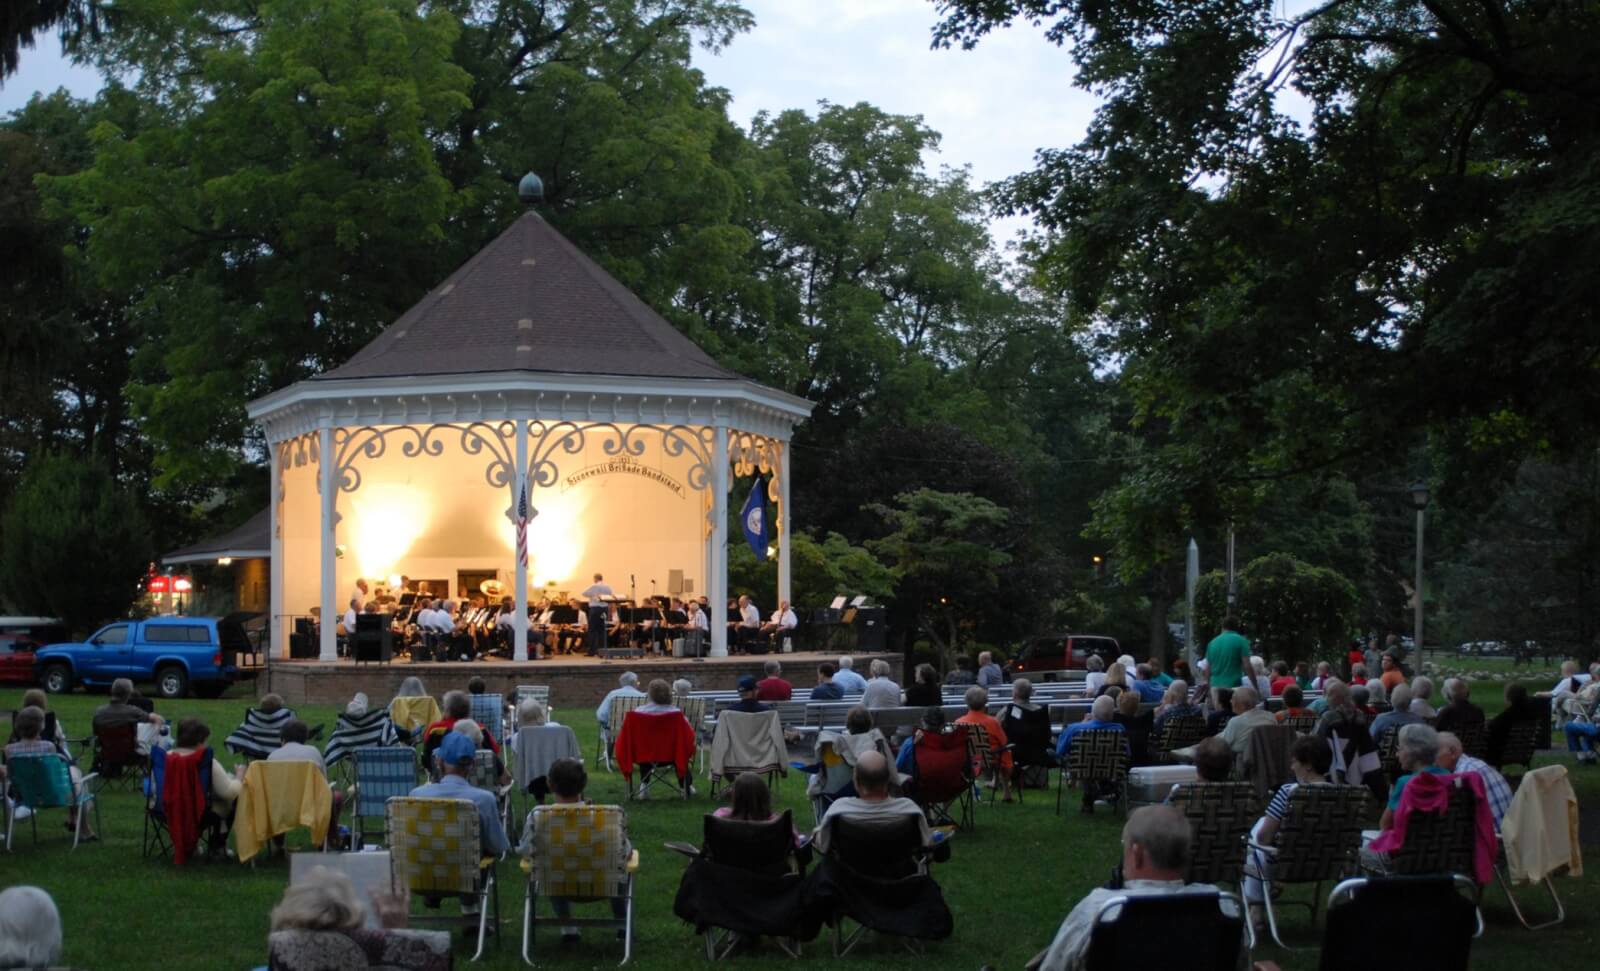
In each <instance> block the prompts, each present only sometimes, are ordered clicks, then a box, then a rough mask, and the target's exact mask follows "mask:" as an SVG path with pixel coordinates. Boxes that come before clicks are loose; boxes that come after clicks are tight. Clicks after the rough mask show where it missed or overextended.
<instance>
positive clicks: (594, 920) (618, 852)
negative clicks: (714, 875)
mask: <svg viewBox="0 0 1600 971" xmlns="http://www.w3.org/2000/svg"><path fill="white" fill-rule="evenodd" d="M533 829H534V839H533V857H532V859H531V860H525V861H523V869H524V871H525V872H526V873H527V874H528V884H527V894H526V896H525V898H524V900H523V905H522V959H523V960H524V961H526V962H527V963H528V964H533V963H534V962H533V951H534V940H535V935H536V933H537V931H538V927H539V924H541V923H544V924H550V923H555V924H558V925H561V926H564V927H615V928H617V929H619V930H621V931H622V961H621V962H620V963H621V964H627V963H628V959H629V958H630V957H632V956H633V878H634V874H636V873H637V872H638V870H639V851H638V850H635V849H631V848H630V847H629V846H628V840H627V836H626V834H625V833H624V831H623V819H622V809H621V807H619V806H594V805H586V804H581V803H561V804H556V805H550V806H538V807H536V808H535V809H534V810H533ZM540 897H551V898H561V899H562V900H564V901H565V902H566V906H568V907H570V906H571V904H573V903H589V902H595V901H601V900H604V901H607V902H610V901H613V900H620V901H622V902H623V903H622V911H623V915H622V916H621V917H615V916H612V917H573V916H571V915H570V914H569V915H568V916H565V917H540V916H539V898H540Z"/></svg>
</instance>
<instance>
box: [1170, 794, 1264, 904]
mask: <svg viewBox="0 0 1600 971" xmlns="http://www.w3.org/2000/svg"><path fill="white" fill-rule="evenodd" d="M1167 801H1168V802H1169V803H1170V804H1171V805H1172V806H1173V808H1175V809H1177V810H1179V811H1180V812H1182V813H1183V815H1184V817H1185V818H1186V819H1188V820H1189V828H1190V829H1191V830H1192V831H1193V833H1194V839H1193V841H1192V842H1191V844H1190V850H1189V874H1188V876H1187V877H1185V878H1184V882H1185V883H1231V884H1233V885H1235V886H1238V884H1239V882H1240V878H1241V876H1242V871H1243V869H1244V841H1245V837H1246V836H1248V835H1249V833H1250V827H1251V826H1253V825H1255V821H1256V819H1257V818H1258V817H1259V815H1260V812H1261V800H1260V799H1259V798H1258V797H1257V796H1256V792H1255V787H1254V786H1252V785H1251V784H1250V783H1248V782H1184V783H1179V784H1178V785H1175V786H1173V787H1172V793H1171V794H1170V795H1169V796H1168V797H1167Z"/></svg>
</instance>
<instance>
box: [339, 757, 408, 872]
mask: <svg viewBox="0 0 1600 971" xmlns="http://www.w3.org/2000/svg"><path fill="white" fill-rule="evenodd" d="M351 760H352V761H354V762H355V767H356V795H355V806H354V807H353V808H352V812H351V815H352V816H353V819H352V821H351V822H352V824H353V825H351V827H350V838H351V847H352V848H353V849H357V850H359V849H361V848H362V847H363V846H364V845H365V844H366V840H367V834H368V833H369V832H374V831H373V830H370V829H369V828H368V823H369V821H371V820H374V819H378V820H382V819H384V818H385V809H384V807H385V805H386V804H387V803H388V801H389V800H390V799H393V798H395V797H397V796H409V795H410V794H411V790H412V789H415V788H416V787H417V753H416V752H415V751H414V750H412V749H410V748H406V747H405V746H399V745H395V746H388V747H385V748H358V749H356V750H355V751H354V752H352V753H351ZM376 832H382V831H381V830H378V831H376Z"/></svg>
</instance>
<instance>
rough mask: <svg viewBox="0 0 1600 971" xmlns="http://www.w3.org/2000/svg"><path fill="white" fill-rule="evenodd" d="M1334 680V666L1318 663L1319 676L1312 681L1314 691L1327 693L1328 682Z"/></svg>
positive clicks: (1325, 662)
mask: <svg viewBox="0 0 1600 971" xmlns="http://www.w3.org/2000/svg"><path fill="white" fill-rule="evenodd" d="M1332 680H1333V665H1331V664H1329V663H1328V662H1327V661H1318V662H1317V676H1316V677H1315V678H1312V679H1311V690H1312V691H1327V690H1328V682H1329V681H1332Z"/></svg>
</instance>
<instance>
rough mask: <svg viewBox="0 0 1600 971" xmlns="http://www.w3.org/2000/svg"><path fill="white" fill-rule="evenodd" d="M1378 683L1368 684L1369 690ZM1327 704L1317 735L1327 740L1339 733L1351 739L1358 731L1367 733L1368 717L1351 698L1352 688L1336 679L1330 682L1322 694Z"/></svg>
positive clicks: (1318, 724) (1318, 721) (1319, 719)
mask: <svg viewBox="0 0 1600 971" xmlns="http://www.w3.org/2000/svg"><path fill="white" fill-rule="evenodd" d="M1374 684H1377V682H1376V681H1372V682H1368V684H1367V686H1366V687H1367V689H1368V690H1371V688H1372V686H1373V685H1374ZM1322 700H1323V702H1324V703H1325V707H1324V710H1323V712H1322V717H1321V718H1318V719H1317V735H1318V736H1320V737H1322V738H1327V737H1329V736H1330V735H1332V734H1334V733H1335V732H1337V733H1338V734H1339V735H1340V736H1341V737H1343V738H1346V739H1348V738H1350V737H1351V735H1352V734H1353V733H1354V732H1356V731H1365V730H1366V727H1367V716H1366V715H1364V714H1362V712H1361V711H1360V710H1359V709H1357V708H1356V706H1355V702H1354V701H1352V700H1351V698H1350V686H1349V685H1347V684H1345V683H1344V682H1343V681H1340V680H1339V679H1338V678H1334V679H1332V680H1330V681H1329V682H1328V687H1327V689H1326V690H1324V691H1323V693H1322Z"/></svg>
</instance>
